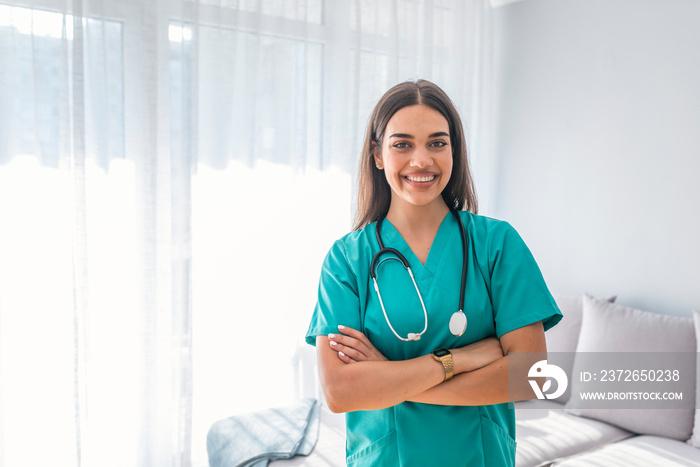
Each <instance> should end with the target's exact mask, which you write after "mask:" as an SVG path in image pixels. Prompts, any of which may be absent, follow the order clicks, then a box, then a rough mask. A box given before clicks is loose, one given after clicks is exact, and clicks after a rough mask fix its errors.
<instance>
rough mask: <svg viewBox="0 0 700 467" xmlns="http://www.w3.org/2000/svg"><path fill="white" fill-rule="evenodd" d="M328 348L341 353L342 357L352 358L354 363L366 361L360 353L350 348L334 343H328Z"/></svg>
mask: <svg viewBox="0 0 700 467" xmlns="http://www.w3.org/2000/svg"><path fill="white" fill-rule="evenodd" d="M330 346H331V349H333V350H335V351H336V352H343V354H344V355H346V356H348V357H350V358H352V359H353V360H355V361H364V360H367V357H366V356H365V355H364V354H363V353H362V352H359V351H357V350H356V349H353V348H352V347H348V346H346V345H343V344H340V343H338V342H336V341H330Z"/></svg>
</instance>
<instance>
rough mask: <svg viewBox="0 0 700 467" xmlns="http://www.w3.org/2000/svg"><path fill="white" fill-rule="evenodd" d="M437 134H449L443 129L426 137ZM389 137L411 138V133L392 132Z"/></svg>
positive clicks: (436, 135) (432, 136) (433, 136)
mask: <svg viewBox="0 0 700 467" xmlns="http://www.w3.org/2000/svg"><path fill="white" fill-rule="evenodd" d="M438 136H448V137H449V136H450V135H449V134H448V133H445V132H444V131H438V132H437V133H432V134H430V135H428V138H437V137H438ZM389 138H410V139H413V135H409V134H408V133H394V134H393V135H391V136H389Z"/></svg>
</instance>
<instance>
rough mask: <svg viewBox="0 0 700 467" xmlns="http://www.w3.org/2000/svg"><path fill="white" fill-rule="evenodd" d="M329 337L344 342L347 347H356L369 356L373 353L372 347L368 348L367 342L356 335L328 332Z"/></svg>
mask: <svg viewBox="0 0 700 467" xmlns="http://www.w3.org/2000/svg"><path fill="white" fill-rule="evenodd" d="M328 339H329V340H332V341H333V342H337V343H338V344H342V345H344V346H345V347H347V348H351V349H355V350H357V351H358V352H360V353H361V354H363V355H364V356H365V357H369V355H370V354H371V352H370V350H371V349H369V348H367V346H366V345H365V344H363V343H362V342H360V341H359V340H357V339H355V338H354V337H349V336H344V335H342V334H328Z"/></svg>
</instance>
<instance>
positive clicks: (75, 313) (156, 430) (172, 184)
mask: <svg viewBox="0 0 700 467" xmlns="http://www.w3.org/2000/svg"><path fill="white" fill-rule="evenodd" d="M488 24H489V21H488V6H487V2H485V1H481V0H474V1H466V2H465V1H457V0H432V1H430V0H394V1H382V0H292V1H278V0H240V1H234V0H220V1H217V0H202V1H199V2H196V1H185V0H171V1H167V0H121V1H118V0H82V1H81V0H34V1H29V0H27V1H8V0H0V89H2V92H1V93H0V467H2V466H8V467H9V466H12V467H15V466H34V465H82V466H112V465H114V466H123V465H129V466H137V465H143V466H171V465H172V466H179V465H196V466H200V465H206V451H205V437H206V431H207V429H208V428H209V426H210V425H211V423H212V422H214V421H215V420H217V419H220V418H224V417H227V416H230V415H233V414H235V413H237V412H242V411H247V410H253V409H256V408H262V407H266V406H271V405H278V404H283V403H285V402H287V401H289V400H291V399H292V398H293V397H295V396H298V395H299V390H298V375H296V374H295V368H294V364H293V362H294V358H295V354H296V352H297V347H298V346H299V345H301V341H302V338H303V335H304V332H305V330H306V326H307V323H308V318H309V315H310V312H311V310H312V308H313V305H314V302H315V294H316V286H317V279H318V272H319V268H320V264H321V261H322V259H323V256H324V255H325V253H326V251H327V249H328V247H329V246H330V243H331V242H332V241H333V240H334V239H336V238H338V237H339V236H341V235H343V234H344V233H346V232H347V230H348V229H349V227H350V220H351V207H352V203H353V190H354V189H353V180H354V175H355V167H356V158H357V155H358V152H359V146H360V144H361V137H362V133H363V130H364V126H365V123H366V121H367V118H368V116H369V112H370V111H371V109H372V107H373V105H374V104H375V103H376V101H377V99H378V98H379V97H380V96H381V94H382V93H383V92H384V91H385V90H386V89H388V88H389V87H390V86H392V85H393V84H395V83H397V82H400V81H403V80H406V79H412V78H426V79H430V80H432V81H435V82H436V83H438V84H439V85H441V86H442V87H443V88H444V89H445V90H446V91H447V92H448V94H449V95H450V96H451V97H452V98H453V99H454V101H455V103H456V104H457V107H458V108H459V109H460V111H461V113H462V115H463V117H464V119H465V123H466V125H467V130H468V134H469V135H470V138H469V139H470V141H469V143H470V146H471V158H472V162H473V163H474V166H475V168H476V170H477V184H479V183H481V182H482V180H483V181H484V183H488V178H489V171H488V170H486V169H485V168H486V167H488V165H489V164H488V163H487V162H488V161H489V158H488V144H487V143H488V136H489V130H488V122H489V119H488V114H489V112H488V109H489V104H490V100H489V86H488V85H489V76H488V73H489V64H488V56H489V27H488ZM477 130H478V131H477ZM480 173H483V174H485V175H483V176H480V175H479V174H480ZM478 187H479V185H478Z"/></svg>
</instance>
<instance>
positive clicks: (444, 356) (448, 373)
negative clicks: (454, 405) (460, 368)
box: [431, 349, 454, 381]
mask: <svg viewBox="0 0 700 467" xmlns="http://www.w3.org/2000/svg"><path fill="white" fill-rule="evenodd" d="M431 355H432V356H433V358H434V359H435V360H437V361H438V362H440V363H442V366H443V367H445V379H444V381H447V380H448V379H451V378H452V376H453V375H454V364H453V363H452V354H451V353H450V351H449V350H447V349H437V350H433V353H431Z"/></svg>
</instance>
